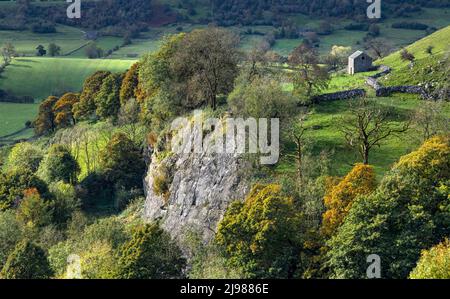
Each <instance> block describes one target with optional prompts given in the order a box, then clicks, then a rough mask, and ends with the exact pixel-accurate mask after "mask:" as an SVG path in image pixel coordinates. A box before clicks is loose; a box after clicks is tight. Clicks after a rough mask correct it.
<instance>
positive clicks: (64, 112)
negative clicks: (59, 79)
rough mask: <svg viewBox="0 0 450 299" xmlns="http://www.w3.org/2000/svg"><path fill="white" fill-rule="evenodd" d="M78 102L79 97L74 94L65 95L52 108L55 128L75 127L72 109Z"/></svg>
mask: <svg viewBox="0 0 450 299" xmlns="http://www.w3.org/2000/svg"><path fill="white" fill-rule="evenodd" d="M79 100H80V95H79V94H75V93H66V94H65V95H63V96H62V97H61V98H60V99H59V100H58V101H57V102H56V103H55V105H54V106H53V114H54V115H55V125H56V127H57V128H67V127H71V126H73V125H75V122H76V121H75V117H74V115H73V112H72V110H73V107H74V105H75V104H76V103H78V102H79Z"/></svg>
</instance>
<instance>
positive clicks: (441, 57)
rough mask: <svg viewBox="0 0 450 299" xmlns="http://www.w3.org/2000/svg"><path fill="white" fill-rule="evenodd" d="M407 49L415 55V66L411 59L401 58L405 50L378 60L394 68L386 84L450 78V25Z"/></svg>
mask: <svg viewBox="0 0 450 299" xmlns="http://www.w3.org/2000/svg"><path fill="white" fill-rule="evenodd" d="M405 49H406V50H407V51H408V52H409V53H411V54H413V55H414V57H415V61H414V64H413V68H411V65H410V62H409V61H404V60H402V59H401V52H402V51H403V50H400V51H397V52H395V53H393V54H391V55H389V56H387V57H385V58H384V59H382V60H379V61H377V63H378V64H385V65H388V66H390V67H392V68H393V72H392V74H391V75H389V76H387V78H386V79H385V81H384V82H383V83H384V84H385V85H399V84H409V85H411V84H420V83H426V82H440V83H442V81H445V80H447V81H448V80H449V79H448V77H449V76H450V74H449V61H448V59H449V51H450V26H447V27H445V28H443V29H441V30H439V31H436V32H435V33H433V34H431V35H429V36H427V37H425V38H423V39H421V40H419V41H417V42H415V43H413V44H411V45H410V46H408V47H406V48H405ZM427 49H431V50H432V54H431V55H430V54H429V53H427Z"/></svg>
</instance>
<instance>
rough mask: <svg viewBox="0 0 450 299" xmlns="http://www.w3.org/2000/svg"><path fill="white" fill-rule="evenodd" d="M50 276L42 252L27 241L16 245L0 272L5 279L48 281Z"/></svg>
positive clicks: (50, 272)
mask: <svg viewBox="0 0 450 299" xmlns="http://www.w3.org/2000/svg"><path fill="white" fill-rule="evenodd" d="M51 276H52V270H51V269H50V265H49V263H48V260H47V256H46V254H45V252H44V250H42V249H41V248H40V247H38V246H36V245H35V244H33V243H32V242H31V241H29V240H24V241H22V242H20V243H18V244H17V246H16V248H15V249H14V251H13V252H12V253H11V255H10V256H9V257H8V260H7V261H6V264H5V266H4V267H3V269H2V272H1V277H3V278H5V279H48V278H50V277H51Z"/></svg>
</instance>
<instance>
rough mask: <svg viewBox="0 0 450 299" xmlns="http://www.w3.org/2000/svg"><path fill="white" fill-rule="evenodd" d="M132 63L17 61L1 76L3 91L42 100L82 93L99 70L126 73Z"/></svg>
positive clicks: (71, 60)
mask: <svg viewBox="0 0 450 299" xmlns="http://www.w3.org/2000/svg"><path fill="white" fill-rule="evenodd" d="M133 62H134V61H133V60H110V59H81V58H47V57H45V58H44V57H39V58H38V57H29V58H28V57H27V58H16V59H14V60H13V63H12V64H11V65H10V66H8V67H7V68H6V70H5V71H4V72H3V73H2V74H1V80H0V89H4V90H7V91H9V92H11V93H13V94H15V95H18V96H26V95H28V96H32V97H34V98H35V100H38V101H39V100H42V99H44V98H46V97H48V96H49V95H59V94H61V93H64V92H68V91H74V92H78V91H80V89H81V87H82V85H83V82H84V80H85V79H86V78H87V77H88V76H89V75H91V74H93V73H94V72H96V71H98V70H107V71H111V72H123V71H125V70H126V69H128V68H129V67H130V66H131V65H132V64H133Z"/></svg>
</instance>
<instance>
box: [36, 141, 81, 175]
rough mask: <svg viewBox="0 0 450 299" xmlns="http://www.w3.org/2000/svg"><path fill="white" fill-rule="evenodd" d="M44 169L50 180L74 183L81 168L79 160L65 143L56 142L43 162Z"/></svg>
mask: <svg viewBox="0 0 450 299" xmlns="http://www.w3.org/2000/svg"><path fill="white" fill-rule="evenodd" d="M41 167H42V171H43V173H44V175H45V177H46V178H47V180H48V181H49V182H57V181H63V182H66V183H74V182H76V180H77V174H78V172H79V170H80V168H79V166H78V163H77V161H76V160H75V159H74V158H73V156H72V154H71V153H70V151H69V150H68V149H67V148H66V147H65V146H63V145H59V144H55V145H53V146H52V147H51V148H50V150H49V151H48V154H47V156H46V157H45V158H44V160H43V161H42V163H41Z"/></svg>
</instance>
